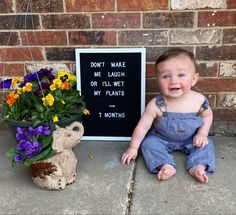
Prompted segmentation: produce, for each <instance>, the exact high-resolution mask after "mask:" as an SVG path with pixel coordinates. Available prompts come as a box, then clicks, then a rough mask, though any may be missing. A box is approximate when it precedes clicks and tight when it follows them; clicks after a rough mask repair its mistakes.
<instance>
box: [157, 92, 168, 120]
mask: <svg viewBox="0 0 236 215" xmlns="http://www.w3.org/2000/svg"><path fill="white" fill-rule="evenodd" d="M156 106H157V107H158V108H159V109H160V111H161V112H162V114H163V116H166V115H167V109H166V104H165V101H164V98H163V96H162V95H157V96H156Z"/></svg>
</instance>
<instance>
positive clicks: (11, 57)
mask: <svg viewBox="0 0 236 215" xmlns="http://www.w3.org/2000/svg"><path fill="white" fill-rule="evenodd" d="M43 59H44V58H43V54H42V48H35V47H28V48H2V49H0V60H1V61H3V62H5V61H26V60H27V61H37V60H43Z"/></svg>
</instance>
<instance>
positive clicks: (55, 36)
mask: <svg viewBox="0 0 236 215" xmlns="http://www.w3.org/2000/svg"><path fill="white" fill-rule="evenodd" d="M21 39H22V45H66V44H67V37H66V32H65V31H53V32H52V31H50V32H49V31H34V32H22V33H21Z"/></svg>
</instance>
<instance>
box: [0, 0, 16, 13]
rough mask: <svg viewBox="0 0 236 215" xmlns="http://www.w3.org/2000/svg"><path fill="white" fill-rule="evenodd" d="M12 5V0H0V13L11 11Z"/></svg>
mask: <svg viewBox="0 0 236 215" xmlns="http://www.w3.org/2000/svg"><path fill="white" fill-rule="evenodd" d="M12 7H13V3H12V0H1V1H0V13H11V12H13V11H12Z"/></svg>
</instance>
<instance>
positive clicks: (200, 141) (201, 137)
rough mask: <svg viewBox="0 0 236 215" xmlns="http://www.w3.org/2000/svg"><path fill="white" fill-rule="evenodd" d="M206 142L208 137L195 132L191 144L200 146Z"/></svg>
mask: <svg viewBox="0 0 236 215" xmlns="http://www.w3.org/2000/svg"><path fill="white" fill-rule="evenodd" d="M207 144H208V138H207V136H206V135H204V134H201V133H199V134H198V133H197V134H196V135H195V137H194V138H193V146H195V147H198V148H202V147H204V146H205V145H207Z"/></svg>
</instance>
